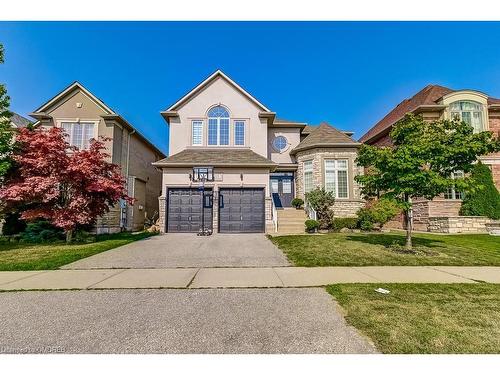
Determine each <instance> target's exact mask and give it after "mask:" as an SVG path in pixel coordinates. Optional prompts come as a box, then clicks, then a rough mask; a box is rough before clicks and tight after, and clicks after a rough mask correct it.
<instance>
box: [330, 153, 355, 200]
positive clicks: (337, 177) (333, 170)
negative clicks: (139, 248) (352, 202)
mask: <svg viewBox="0 0 500 375" xmlns="http://www.w3.org/2000/svg"><path fill="white" fill-rule="evenodd" d="M348 185H349V184H348V181H347V160H345V159H344V160H333V159H328V160H325V190H326V191H331V192H332V193H333V195H334V196H335V198H348V197H349V188H348Z"/></svg>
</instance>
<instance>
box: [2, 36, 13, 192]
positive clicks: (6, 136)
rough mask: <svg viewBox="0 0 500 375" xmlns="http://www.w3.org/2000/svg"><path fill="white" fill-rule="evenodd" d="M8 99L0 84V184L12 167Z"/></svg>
mask: <svg viewBox="0 0 500 375" xmlns="http://www.w3.org/2000/svg"><path fill="white" fill-rule="evenodd" d="M3 56H4V53H3V46H2V45H1V44H0V64H2V63H3V62H4V57H3ZM9 105H10V98H9V97H8V96H7V89H6V88H5V85H4V84H0V182H1V181H2V177H3V176H4V175H5V174H6V173H7V172H8V170H9V169H10V167H11V165H12V159H11V157H10V156H11V153H12V149H13V147H14V140H13V137H14V132H13V128H12V125H11V123H10V118H11V117H12V113H11V112H10V111H9Z"/></svg>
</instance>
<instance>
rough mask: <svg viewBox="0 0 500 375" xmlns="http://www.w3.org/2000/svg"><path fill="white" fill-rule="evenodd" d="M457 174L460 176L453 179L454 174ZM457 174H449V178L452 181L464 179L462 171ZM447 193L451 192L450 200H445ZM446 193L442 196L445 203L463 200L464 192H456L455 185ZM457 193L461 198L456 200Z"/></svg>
mask: <svg viewBox="0 0 500 375" xmlns="http://www.w3.org/2000/svg"><path fill="white" fill-rule="evenodd" d="M457 172H459V173H461V176H459V177H455V173H457ZM457 172H452V173H451V178H452V179H453V180H454V179H455V178H464V177H465V174H464V173H463V172H462V171H457ZM448 191H451V198H446V194H447V193H448ZM448 191H446V192H445V193H444V194H443V199H444V200H447V201H462V200H463V198H464V192H463V191H457V190H456V189H455V185H453V186H452V187H450V188H449V190H448ZM457 193H460V195H461V196H462V198H457Z"/></svg>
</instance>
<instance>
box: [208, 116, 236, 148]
mask: <svg viewBox="0 0 500 375" xmlns="http://www.w3.org/2000/svg"><path fill="white" fill-rule="evenodd" d="M212 119H213V120H217V124H216V126H217V143H216V144H210V132H209V128H210V120H212ZM220 120H228V142H227V145H223V144H221V143H220V127H221V122H220ZM207 146H212V147H213V146H222V147H228V146H231V118H230V117H208V120H207Z"/></svg>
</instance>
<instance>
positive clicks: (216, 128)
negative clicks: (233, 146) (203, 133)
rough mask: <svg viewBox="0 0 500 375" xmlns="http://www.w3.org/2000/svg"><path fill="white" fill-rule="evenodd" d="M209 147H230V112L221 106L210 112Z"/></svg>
mask: <svg viewBox="0 0 500 375" xmlns="http://www.w3.org/2000/svg"><path fill="white" fill-rule="evenodd" d="M208 145H209V146H217V145H221V146H227V145H229V112H228V111H227V109H225V108H224V107H222V106H220V105H218V106H215V107H213V108H211V109H210V110H209V111H208Z"/></svg>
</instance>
